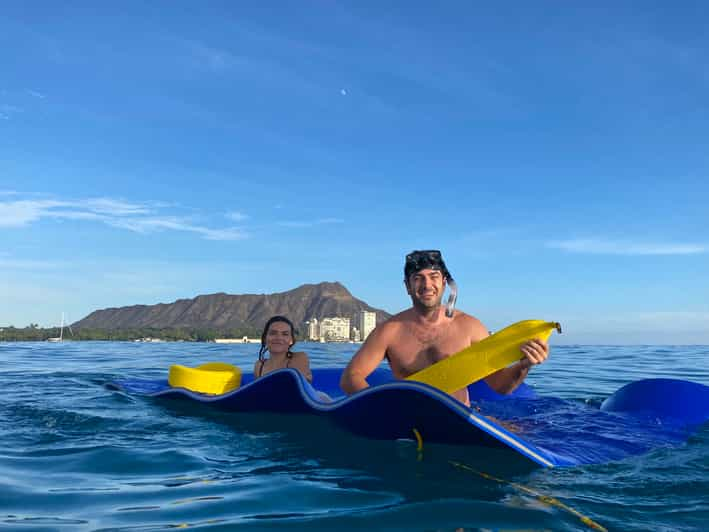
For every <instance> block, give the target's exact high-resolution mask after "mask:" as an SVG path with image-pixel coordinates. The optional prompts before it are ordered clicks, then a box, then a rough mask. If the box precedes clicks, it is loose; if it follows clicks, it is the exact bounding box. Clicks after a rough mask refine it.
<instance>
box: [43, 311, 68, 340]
mask: <svg viewBox="0 0 709 532" xmlns="http://www.w3.org/2000/svg"><path fill="white" fill-rule="evenodd" d="M47 341H48V342H63V341H64V313H63V312H62V326H61V329H59V336H57V337H55V338H47Z"/></svg>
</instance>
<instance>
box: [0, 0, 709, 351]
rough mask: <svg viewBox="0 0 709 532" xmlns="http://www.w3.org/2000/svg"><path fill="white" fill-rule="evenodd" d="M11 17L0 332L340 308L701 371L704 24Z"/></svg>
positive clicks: (662, 17) (623, 10) (3, 73)
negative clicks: (534, 337)
mask: <svg viewBox="0 0 709 532" xmlns="http://www.w3.org/2000/svg"><path fill="white" fill-rule="evenodd" d="M205 4H206V5H200V3H181V2H164V3H158V2H151V3H149V5H147V4H145V3H142V2H123V3H120V4H115V5H113V4H107V3H101V4H96V3H95V2H72V3H70V4H66V3H64V4H58V3H50V2H34V3H27V2H14V3H12V2H10V3H5V4H4V5H3V17H2V18H1V19H0V325H10V324H11V325H15V326H26V325H28V324H29V323H30V322H35V323H39V324H40V325H53V324H58V322H59V318H60V315H61V312H66V313H67V315H68V317H69V319H70V320H71V321H76V320H78V319H80V318H82V317H84V316H86V315H87V314H88V313H90V312H91V311H93V310H96V309H99V308H106V307H117V306H123V305H132V304H154V303H160V302H163V303H166V302H171V301H174V300H176V299H179V298H191V297H194V296H196V295H198V294H207V293H214V292H227V293H233V294H239V293H271V292H278V291H284V290H289V289H292V288H295V287H296V286H298V285H300V284H302V283H314V282H320V281H335V280H337V281H340V282H342V283H343V284H345V286H347V287H348V288H349V289H350V291H351V292H352V293H353V294H354V295H355V296H356V297H359V298H361V299H364V300H365V301H367V302H368V303H370V304H371V305H374V306H376V307H380V308H384V309H386V310H388V311H389V312H396V311H399V310H401V309H403V308H405V307H406V306H407V305H408V303H409V300H408V298H407V296H406V293H405V291H404V287H403V284H402V277H403V274H402V268H403V257H404V255H405V254H406V253H407V252H409V251H410V250H412V249H418V248H439V249H441V250H442V251H443V254H444V257H445V258H446V261H447V263H448V266H449V268H450V270H451V272H452V273H453V275H454V276H455V278H456V280H457V281H458V284H459V287H460V296H459V308H461V309H463V310H465V311H467V312H469V313H471V314H473V315H475V316H477V317H478V318H480V319H481V320H482V321H483V322H484V323H485V324H486V325H487V326H488V327H489V328H491V329H497V328H500V327H502V326H504V325H506V324H509V323H511V322H514V321H517V320H520V319H526V318H543V319H553V320H558V321H561V322H562V324H563V325H564V326H565V334H564V336H563V337H560V339H559V340H558V341H560V342H562V341H563V342H564V343H595V344H598V343H623V344H625V343H631V344H632V343H645V344H654V343H681V344H684V343H703V344H709V260H708V259H709V235H708V234H707V233H708V231H707V229H708V228H709V214H708V213H709V184H707V183H708V182H709V149H707V138H709V97H708V96H707V95H709V69H708V68H707V61H706V58H707V57H709V34H707V32H706V26H707V23H709V6H707V4H706V3H705V2H683V3H681V5H678V6H670V5H669V4H668V3H667V2H657V3H655V2H643V3H640V4H639V3H637V2H588V3H585V4H583V3H568V2H533V3H532V2H521V1H520V2H495V3H492V2H491V3H489V4H487V5H484V4H482V3H476V2H448V3H443V4H432V3H430V2H422V3H413V2H393V3H381V2H366V3H365V2H344V3H336V2H312V3H311V2H302V3H301V2H299V3H287V4H286V3H280V2H274V3H264V2H253V3H241V2H207V3H205Z"/></svg>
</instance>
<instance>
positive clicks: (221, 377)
mask: <svg viewBox="0 0 709 532" xmlns="http://www.w3.org/2000/svg"><path fill="white" fill-rule="evenodd" d="M167 382H168V383H169V384H170V386H173V387H175V388H186V389H188V390H192V391H193V392H200V393H209V394H215V395H220V394H223V393H227V392H229V391H231V390H234V389H236V388H238V387H239V386H240V385H241V370H240V369H239V368H238V367H236V366H232V365H231V364H226V363H224V362H208V363H206V364H202V365H200V366H197V367H196V368H189V367H187V366H181V365H179V364H174V365H172V366H170V371H169V373H168V376H167Z"/></svg>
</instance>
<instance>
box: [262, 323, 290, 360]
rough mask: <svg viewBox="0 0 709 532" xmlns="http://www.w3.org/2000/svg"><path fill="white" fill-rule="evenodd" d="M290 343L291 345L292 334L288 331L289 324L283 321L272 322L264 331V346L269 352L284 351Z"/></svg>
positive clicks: (286, 350)
mask: <svg viewBox="0 0 709 532" xmlns="http://www.w3.org/2000/svg"><path fill="white" fill-rule="evenodd" d="M291 345H293V335H292V334H291V332H290V325H288V324H287V323H285V322H283V321H275V322H273V323H272V324H271V326H270V327H269V328H268V332H267V333H266V347H268V350H269V351H270V352H271V354H274V355H278V354H282V353H286V352H288V349H290V346H291Z"/></svg>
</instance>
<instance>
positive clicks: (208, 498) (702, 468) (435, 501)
mask: <svg viewBox="0 0 709 532" xmlns="http://www.w3.org/2000/svg"><path fill="white" fill-rule="evenodd" d="M299 345H300V347H302V348H303V349H304V350H306V351H308V352H309V354H310V356H311V359H312V365H313V366H314V367H328V366H344V364H345V363H346V362H347V361H348V360H349V358H350V357H351V356H352V354H353V353H354V351H355V348H356V346H353V345H351V344H299ZM257 351H258V346H257V345H255V344H250V345H240V344H236V345H219V344H195V343H154V344H149V343H123V342H64V343H61V344H49V343H5V344H0V387H1V388H2V393H1V394H0V529H8V530H10V529H17V530H23V531H30V530H33V531H34V530H120V529H125V530H141V531H142V530H165V529H172V528H175V527H185V526H187V527H191V528H198V529H200V530H206V529H209V530H229V529H232V528H235V527H237V526H238V528H239V529H245V530H250V529H253V530H269V529H283V528H288V529H302V530H312V529H322V530H332V529H340V530H350V529H351V530H354V529H359V528H362V527H369V528H373V529H383V528H384V529H400V530H456V529H458V528H464V529H470V530H490V529H492V530H497V529H505V530H523V529H524V530H584V529H588V528H587V527H586V526H585V525H584V524H583V523H582V522H581V521H580V520H579V518H578V517H577V516H575V515H573V514H572V513H571V512H570V511H568V510H564V509H562V508H560V507H558V506H554V505H549V504H546V503H544V502H542V501H540V500H539V498H538V497H535V496H534V494H531V493H530V492H529V491H528V490H532V491H533V492H534V493H536V494H541V495H544V496H547V497H553V498H556V499H558V500H559V501H560V502H562V503H563V504H565V505H567V506H569V507H570V508H573V509H574V510H576V511H578V512H580V513H581V514H582V515H585V516H588V517H589V518H591V519H593V520H594V521H596V522H598V523H599V524H601V525H602V526H604V527H606V528H608V529H610V530H613V529H623V530H649V529H653V530H704V529H706V528H707V526H708V524H709V427H708V426H706V425H705V426H704V427H703V428H702V429H701V430H700V431H699V432H698V433H697V434H696V435H694V436H692V437H691V438H690V439H689V441H688V442H687V443H686V444H682V445H679V446H672V447H663V448H660V449H656V450H654V451H651V452H650V453H648V454H645V455H643V456H639V457H634V458H632V459H627V460H624V461H620V462H614V463H609V464H604V465H594V466H587V467H576V468H569V469H564V468H556V469H536V470H524V471H522V470H519V468H516V467H512V466H510V464H508V463H507V462H509V460H506V457H507V455H506V454H505V453H501V454H500V455H499V456H492V457H486V458H485V462H484V466H485V470H484V471H482V472H483V473H486V474H487V475H492V476H494V477H495V478H496V479H498V480H494V479H491V478H489V477H483V476H481V475H480V474H478V473H476V472H472V471H470V470H467V469H465V468H461V467H454V466H453V465H451V462H453V461H455V462H457V463H462V464H475V467H476V469H477V471H481V470H480V461H479V460H478V458H479V456H478V455H479V453H478V450H476V449H465V448H460V447H447V446H435V445H431V446H424V451H423V452H422V453H419V452H417V450H416V446H415V444H413V443H411V442H377V441H370V440H364V439H361V438H356V437H354V436H351V435H349V434H345V433H342V432H340V431H339V430H337V429H334V428H333V427H332V426H330V425H328V424H327V422H326V421H325V420H319V419H313V418H311V417H302V416H274V415H265V416H262V415H254V414H248V415H247V414H228V413H219V412H210V411H205V409H204V408H196V407H194V406H192V407H190V406H188V405H180V404H171V403H169V402H164V401H163V402H160V401H153V400H147V399H142V398H135V397H129V396H127V395H125V394H122V393H118V392H115V391H111V390H108V389H106V388H105V387H104V383H105V382H106V381H109V380H112V379H116V378H124V377H135V378H160V377H165V376H166V375H167V368H168V367H169V365H170V364H173V363H181V364H186V365H196V364H199V363H202V362H207V361H224V362H231V363H235V364H237V365H239V366H241V367H242V368H248V369H249V370H250V368H251V367H252V366H253V361H254V359H255V357H256V353H257ZM646 377H673V378H682V379H689V380H694V381H696V382H700V383H703V384H707V385H709V347H707V346H555V347H554V349H553V353H552V357H551V358H550V360H549V362H548V363H547V364H545V365H544V366H543V367H540V368H536V369H535V371H533V373H532V374H531V375H530V377H529V379H528V383H530V384H532V385H533V386H535V388H536V389H537V391H538V392H539V393H540V394H542V395H550V396H556V397H561V398H564V399H568V400H572V401H579V402H585V403H587V404H591V405H598V404H600V402H601V401H602V400H603V399H604V398H605V397H607V396H608V395H610V394H611V393H612V392H613V391H615V390H616V389H618V388H619V387H620V386H622V385H623V384H626V383H628V382H630V381H633V380H637V379H640V378H646Z"/></svg>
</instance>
